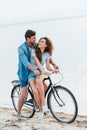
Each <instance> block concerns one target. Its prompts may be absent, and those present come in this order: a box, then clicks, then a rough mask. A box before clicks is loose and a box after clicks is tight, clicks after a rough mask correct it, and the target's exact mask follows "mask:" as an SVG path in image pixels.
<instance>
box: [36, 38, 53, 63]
mask: <svg viewBox="0 0 87 130" xmlns="http://www.w3.org/2000/svg"><path fill="white" fill-rule="evenodd" d="M41 39H45V40H46V45H47V47H46V48H45V50H44V52H48V53H49V54H50V56H51V55H52V52H53V44H52V42H51V40H50V39H49V38H48V37H41V38H40V40H41ZM40 40H39V41H40ZM34 49H35V53H36V56H37V58H38V59H39V61H40V62H41V61H42V53H41V50H40V48H39V47H38V44H37V45H36V46H35V47H34Z"/></svg>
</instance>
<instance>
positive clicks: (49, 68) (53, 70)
mask: <svg viewBox="0 0 87 130" xmlns="http://www.w3.org/2000/svg"><path fill="white" fill-rule="evenodd" d="M46 68H47V69H48V70H49V71H51V72H53V73H58V69H57V68H51V67H50V60H46Z"/></svg>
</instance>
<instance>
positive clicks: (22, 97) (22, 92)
mask: <svg viewBox="0 0 87 130" xmlns="http://www.w3.org/2000/svg"><path fill="white" fill-rule="evenodd" d="M27 92H28V87H27V86H25V87H23V88H21V96H20V98H19V101H18V115H20V114H21V109H22V106H23V103H24V100H25V98H26V95H27Z"/></svg>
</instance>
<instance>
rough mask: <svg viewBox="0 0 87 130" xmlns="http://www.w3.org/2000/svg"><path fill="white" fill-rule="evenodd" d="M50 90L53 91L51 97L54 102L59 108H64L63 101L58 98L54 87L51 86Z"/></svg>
mask: <svg viewBox="0 0 87 130" xmlns="http://www.w3.org/2000/svg"><path fill="white" fill-rule="evenodd" d="M51 89H52V91H53V95H54V98H55V100H56V102H57V103H58V104H59V106H60V107H62V106H65V103H64V102H63V100H62V99H61V98H60V96H59V94H58V91H57V90H56V87H53V85H52V86H51Z"/></svg>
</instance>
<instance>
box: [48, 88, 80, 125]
mask: <svg viewBox="0 0 87 130" xmlns="http://www.w3.org/2000/svg"><path fill="white" fill-rule="evenodd" d="M48 106H49V109H50V111H51V113H52V115H53V117H54V118H55V119H56V120H58V121H60V122H63V123H72V122H73V121H74V120H75V119H76V116H77V113H78V106H77V102H76V99H75V97H74V95H73V94H72V93H71V92H70V91H69V90H68V89H67V88H65V87H62V86H55V87H54V88H53V90H51V91H50V92H49V95H48Z"/></svg>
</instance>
